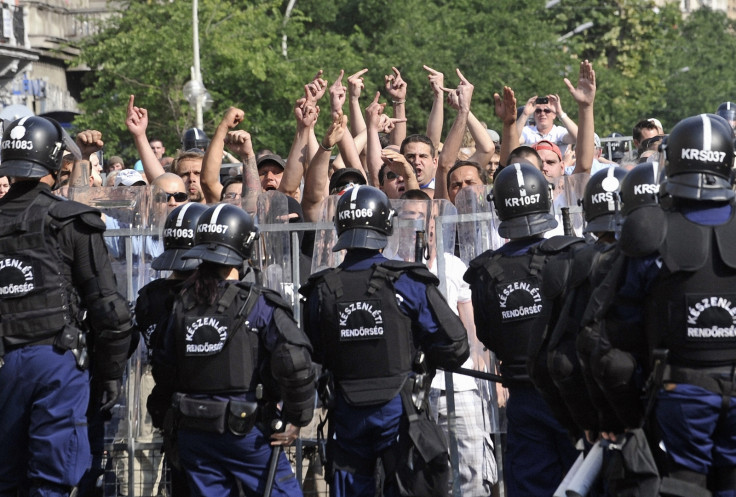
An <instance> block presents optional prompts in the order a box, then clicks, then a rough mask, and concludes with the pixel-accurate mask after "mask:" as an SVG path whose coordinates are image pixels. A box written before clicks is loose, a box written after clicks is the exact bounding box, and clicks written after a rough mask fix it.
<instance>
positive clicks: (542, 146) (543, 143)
mask: <svg viewBox="0 0 736 497" xmlns="http://www.w3.org/2000/svg"><path fill="white" fill-rule="evenodd" d="M532 148H533V149H534V150H551V151H553V152H554V153H556V154H557V157H558V158H559V159H560V160H562V152H560V147H558V146H557V145H555V144H554V143H552V142H551V141H548V140H540V141H538V142H537V143H535V144H534V145H532Z"/></svg>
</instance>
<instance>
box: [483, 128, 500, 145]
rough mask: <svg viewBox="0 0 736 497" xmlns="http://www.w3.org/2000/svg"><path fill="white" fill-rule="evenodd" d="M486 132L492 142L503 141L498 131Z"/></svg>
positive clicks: (490, 130)
mask: <svg viewBox="0 0 736 497" xmlns="http://www.w3.org/2000/svg"><path fill="white" fill-rule="evenodd" d="M486 132H488V136H490V137H491V141H492V142H494V143H498V142H500V141H501V137H500V136H499V135H498V132H497V131H494V130H492V129H487V130H486Z"/></svg>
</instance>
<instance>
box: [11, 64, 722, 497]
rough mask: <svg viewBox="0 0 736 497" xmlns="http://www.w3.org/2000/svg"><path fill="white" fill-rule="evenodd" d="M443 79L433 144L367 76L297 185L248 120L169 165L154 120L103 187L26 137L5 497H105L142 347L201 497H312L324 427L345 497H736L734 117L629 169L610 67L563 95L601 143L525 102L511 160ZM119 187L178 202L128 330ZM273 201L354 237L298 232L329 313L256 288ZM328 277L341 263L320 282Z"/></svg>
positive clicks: (333, 91) (507, 104)
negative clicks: (102, 444)
mask: <svg viewBox="0 0 736 497" xmlns="http://www.w3.org/2000/svg"><path fill="white" fill-rule="evenodd" d="M424 68H425V70H426V71H427V78H428V85H429V88H430V90H431V91H432V94H433V96H434V98H433V103H432V108H431V110H430V113H429V118H428V121H427V123H426V128H425V127H424V125H423V123H411V128H412V129H418V128H421V129H424V130H425V133H424V134H408V129H409V128H410V124H409V117H410V116H407V115H406V111H405V106H406V101H407V98H410V96H411V94H410V93H409V92H408V91H407V90H408V88H407V84H406V82H405V81H404V80H403V79H402V77H401V73H400V71H399V70H398V69H397V68H395V67H394V68H391V72H390V73H389V74H387V75H386V76H385V86H384V88H383V90H384V95H385V96H386V98H387V99H388V100H389V101H390V102H386V103H382V102H381V92H380V91H378V92H376V93H375V95H373V97H372V99H365V98H364V99H363V102H362V103H361V96H362V94H363V93H364V92H365V90H366V88H365V85H364V81H363V75H364V74H365V73H366V72H367V69H362V70H360V71H358V72H356V73H354V74H352V75H350V76H347V77H346V75H345V73H344V71H340V73H339V74H338V75H336V78H335V80H334V82H333V83H332V84H329V82H328V81H327V80H326V79H325V77H324V76H325V75H324V74H323V72H322V71H319V72H318V73H317V74H316V76H315V77H314V78H313V80H312V81H309V82H307V83H306V84H305V86H304V94H303V95H301V96H300V98H298V99H297V100H296V102H295V104H294V108H293V114H294V119H295V135H294V140H293V142H292V145H291V149H290V150H289V151H288V153H287V154H285V155H283V156H282V155H280V154H278V153H276V152H274V151H272V150H268V149H263V150H260V151H258V152H257V153H256V151H255V150H254V147H253V137H252V136H251V134H250V133H249V132H248V131H246V130H243V129H238V128H239V127H240V125H241V123H242V122H243V120H244V117H245V112H244V110H241V109H238V108H235V107H231V108H229V109H228V110H227V111H226V112H225V114H224V116H223V118H222V120H221V121H220V122H219V124H218V125H217V127H216V128H215V130H214V132H213V133H212V134H211V138H208V137H207V136H206V135H205V133H204V132H203V131H202V130H199V129H196V128H192V129H190V130H187V131H186V132H185V133H184V135H183V136H182V146H181V149H180V150H179V151H178V152H177V153H176V154H175V155H174V156H173V157H167V156H166V155H165V154H166V149H165V148H164V145H163V143H162V142H161V140H160V139H158V138H155V137H149V136H148V135H147V129H148V112H147V110H146V108H145V107H142V106H140V104H141V102H136V100H135V96H133V95H131V96H130V100H129V102H128V106H127V116H126V121H125V124H126V126H127V129H128V130H129V132H130V133H131V136H132V138H133V142H134V144H135V146H136V149H137V151H138V155H139V163H136V164H135V165H133V166H132V167H130V168H126V167H125V164H124V161H123V159H122V158H120V157H118V156H111V157H110V158H109V159H108V160H107V162H106V163H104V164H102V163H100V157H101V155H100V154H99V151H101V150H102V148H103V146H104V141H103V138H104V135H103V133H102V132H101V131H98V130H84V131H80V132H79V133H77V134H76V136H75V138H74V139H72V138H70V137H69V135H68V134H67V133H66V131H65V130H64V129H62V128H61V126H60V125H58V123H56V122H54V121H52V120H49V119H45V118H41V117H35V116H31V117H25V118H22V119H19V120H17V121H15V122H13V123H9V124H8V125H7V126H6V127H5V131H4V134H3V139H2V157H1V160H0V336H1V337H2V343H1V344H0V345H1V347H0V358H1V359H0V399H1V401H2V404H0V405H2V406H3V408H2V410H0V420H1V421H2V422H0V441H1V442H2V445H3V447H7V448H8V449H7V450H5V451H4V452H3V454H2V455H0V495H16V494H19V495H39V496H41V495H43V496H61V495H69V494H70V493H71V492H72V490H73V489H74V488H75V487H78V491H79V493H80V494H81V495H93V493H92V492H93V490H92V489H93V487H94V486H95V485H94V483H95V478H96V477H97V473H96V471H95V470H97V469H99V468H92V470H91V471H90V465H91V461H92V456H91V454H92V453H93V452H94V447H95V440H94V437H93V431H92V429H91V428H90V431H89V433H88V431H87V429H86V426H87V424H88V422H89V425H90V427H91V426H92V425H93V422H92V418H95V419H97V418H98V417H99V413H100V412H103V413H104V412H109V411H110V409H111V408H112V407H113V406H114V405H116V403H118V402H119V401H120V396H121V393H122V385H123V381H124V378H125V363H126V360H127V359H128V358H129V357H130V356H131V354H133V352H134V351H135V350H136V349H137V348H138V347H141V348H145V349H146V350H147V352H148V353H147V360H148V361H150V373H151V375H152V378H153V380H154V381H155V386H154V387H153V388H152V390H150V391H146V394H149V395H147V398H145V399H143V400H144V402H145V403H146V409H147V412H148V414H149V416H150V422H151V423H152V425H153V426H154V427H156V429H158V430H161V432H162V433H163V437H164V446H165V451H166V457H167V466H168V467H169V471H170V477H169V481H168V482H167V483H166V484H165V485H163V486H162V487H161V488H162V489H163V488H164V487H166V491H168V492H173V495H206V496H212V495H223V496H224V495H238V494H243V495H254V496H255V495H284V496H293V495H301V494H302V490H301V484H302V482H298V481H297V480H296V479H295V477H294V473H293V470H292V467H291V466H290V464H289V462H288V461H287V459H286V457H285V455H284V453H283V450H282V449H283V448H284V447H286V446H288V445H290V444H292V443H293V442H294V441H295V440H296V439H297V438H298V437H299V436H300V429H301V428H304V427H307V426H312V427H313V426H314V425H316V424H320V425H321V426H320V427H319V429H318V430H317V431H319V432H322V431H323V427H324V425H326V426H327V432H326V436H325V435H324V433H320V436H319V439H320V440H323V439H324V441H326V443H325V445H326V456H325V461H324V463H325V464H326V471H325V477H324V478H325V480H326V481H327V483H328V484H329V488H330V495H335V496H338V497H342V496H369V495H370V496H372V495H384V496H394V495H395V496H398V495H422V496H426V495H438V496H439V495H463V496H489V495H498V493H499V489H500V488H501V485H500V483H501V482H499V480H500V477H501V476H502V477H503V479H502V483H503V491H504V492H505V495H507V496H510V497H519V496H550V497H551V496H552V495H553V494H554V495H557V494H556V493H555V492H557V491H559V490H560V489H563V490H564V488H563V487H565V486H570V485H579V484H580V481H584V485H587V486H586V488H585V491H587V492H589V493H588V495H601V496H603V495H611V496H614V495H643V496H647V495H652V496H654V495H672V496H685V495H687V496H700V495H703V496H705V495H714V496H718V497H728V496H736V428H734V427H735V426H736V404H735V403H734V400H733V396H734V395H735V394H736V332H734V330H735V329H736V321H735V318H734V315H736V311H734V309H736V302H734V301H733V299H734V293H736V292H733V291H732V290H731V289H730V284H731V283H732V281H734V279H736V260H734V259H733V258H732V257H731V256H730V251H729V248H730V246H729V242H730V241H731V240H733V239H735V238H733V237H736V233H734V234H732V233H731V231H733V230H734V229H735V228H734V226H736V224H735V223H736V221H733V217H734V216H733V212H734V211H733V197H734V188H733V172H732V171H733V166H734V133H733V125H734V124H736V106H735V105H734V104H732V103H730V102H726V103H724V104H723V105H722V106H721V107H719V108H718V109H717V114H702V115H699V116H692V117H687V118H685V119H683V120H682V121H681V122H679V123H678V124H677V125H676V126H675V127H674V128H673V129H672V130H671V132H670V133H669V134H665V131H664V129H663V128H662V125H661V123H660V122H659V121H658V120H657V119H656V118H654V117H651V118H645V119H641V120H639V121H638V122H636V123H635V124H634V125H633V126H632V133H631V135H632V139H633V147H632V148H630V149H628V147H627V146H626V145H627V143H628V142H626V141H622V142H620V143H619V142H617V141H616V139H615V137H612V138H609V139H608V140H607V141H606V144H607V146H604V142H603V141H602V140H601V139H600V138H599V136H598V135H597V134H596V133H595V118H594V107H595V95H596V78H595V71H594V70H593V67H592V65H591V64H590V63H589V62H588V61H583V62H581V64H580V72H579V77H578V80H577V81H576V82H575V84H573V82H571V81H570V80H568V79H564V84H565V86H566V88H567V90H568V92H569V94H570V97H571V98H572V99H573V100H574V102H575V103H576V105H577V120H574V119H573V117H571V116H569V115H568V114H567V113H566V112H565V111H564V110H563V108H562V104H561V99H560V97H559V95H558V94H555V93H550V94H548V95H545V96H539V95H534V96H531V97H529V98H528V99H526V101H525V102H524V103H523V105H521V106H517V100H516V97H515V94H514V91H513V90H512V89H511V88H510V87H504V88H503V90H502V91H501V92H500V93H497V94H495V95H494V100H495V113H496V116H497V117H498V119H499V120H500V121H501V123H502V130H501V133H500V134H499V133H498V132H496V131H494V130H490V129H488V127H487V126H486V125H485V124H484V123H483V122H482V121H481V119H479V116H476V115H475V114H474V113H473V112H472V111H471V104H472V97H473V90H474V87H473V84H472V83H471V82H470V81H468V80H467V79H466V78H465V77H464V75H463V74H462V72H461V71H460V70H457V72H456V77H457V80H458V84H457V86H456V87H455V88H451V87H446V86H445V76H444V75H443V74H442V73H441V72H439V71H436V70H434V69H432V68H431V67H429V66H424ZM343 80H345V82H343ZM325 98H326V99H327V101H328V102H329V106H330V107H329V109H330V112H329V115H328V118H327V119H328V120H329V126H328V128H327V130H326V132H325V133H324V136H322V137H318V136H317V135H316V132H315V127H316V126H315V125H316V123H317V122H318V119H319V117H320V114H321V110H320V105H319V104H320V102H322V101H323V99H325ZM368 100H370V101H369V102H368V105H367V106H366V107H365V108H363V106H364V105H365V103H366V102H367V101H368ZM389 103H390V105H391V108H392V112H390V113H389V112H387V110H386V107H387V106H388V105H389ZM137 104H138V105H137ZM346 104H347V110H346V109H345V106H346ZM446 107H449V108H450V109H452V112H453V113H454V120H453V122H452V125H451V127H450V129H449V130H446V131H445V130H443V122H444V113H445V110H446ZM556 122H557V123H558V124H555V123H556ZM108 187H111V188H114V189H116V190H117V189H121V190H125V191H128V189H131V190H129V191H147V192H150V194H151V198H153V199H155V202H158V203H159V205H160V206H161V207H162V209H163V210H164V211H165V212H166V214H165V221H164V222H162V223H161V224H162V226H161V227H160V228H161V234H160V237H155V236H154V237H150V236H147V237H146V240H144V241H140V242H134V243H133V244H132V245H131V246H132V247H133V250H134V251H138V252H141V253H143V252H145V253H146V254H147V256H150V259H152V261H151V262H150V269H151V274H155V275H156V277H154V278H152V279H150V281H149V280H146V281H145V282H144V283H145V285H141V286H140V288H139V287H138V286H135V288H134V292H135V294H134V295H129V296H128V297H129V300H130V302H126V299H125V297H123V296H122V295H121V293H120V288H121V286H120V285H119V281H118V282H116V277H117V280H120V279H121V278H125V277H126V275H124V274H115V272H114V267H115V266H114V265H112V264H111V258H113V259H117V258H120V257H121V254H123V253H124V252H125V244H120V243H118V240H117V239H116V238H115V237H103V233H104V231H105V229H112V230H119V229H121V228H123V227H126V226H127V224H126V221H124V220H121V219H118V218H116V217H115V215H114V212H105V213H104V215H102V216H101V215H100V212H99V211H98V210H97V209H95V208H93V207H91V206H89V205H85V204H84V203H81V202H75V201H72V200H64V199H63V197H72V198H77V199H83V198H85V197H84V195H82V196H78V195H76V192H79V191H90V190H95V189H100V188H108ZM136 189H137V190H136ZM269 192H278V193H269ZM73 193H74V194H75V195H72V194H73ZM264 194H265V195H272V197H271V198H274V197H273V195H281V196H282V197H283V198H284V199H285V201H284V205H285V206H286V207H285V208H286V209H287V210H288V213H285V215H284V217H283V220H287V221H288V223H300V222H307V223H319V222H323V221H325V220H330V221H334V226H335V232H336V234H335V236H334V242H332V243H330V242H329V241H330V240H333V238H330V237H327V238H324V237H323V238H320V235H319V234H315V233H314V232H311V233H310V232H309V231H307V232H305V233H301V232H300V237H299V240H300V243H301V246H300V247H298V252H299V253H300V256H301V258H300V260H299V262H297V261H292V262H293V263H294V264H299V269H300V270H301V271H302V274H303V276H304V277H303V279H302V283H304V284H303V285H302V286H301V288H299V289H298V291H299V294H301V300H300V299H299V298H297V296H296V295H294V293H293V292H292V293H291V294H288V293H287V292H285V289H284V286H283V285H281V286H280V287H278V286H274V285H272V287H271V288H267V285H268V281H267V280H266V279H263V280H261V279H259V278H258V277H257V276H254V274H253V272H252V271H248V270H247V268H248V267H249V266H250V265H252V264H253V262H254V258H255V257H265V255H264V254H262V253H259V254H256V251H255V250H254V247H255V245H256V244H257V243H256V241H257V240H259V237H260V236H261V233H260V232H259V227H258V226H257V222H256V220H257V219H259V209H261V208H262V207H261V206H262V205H263V203H262V202H260V201H259V199H260V198H262V196H263V195H264ZM469 200H471V201H472V202H470V204H472V205H473V206H474V207H472V208H471V210H470V211H468V210H467V206H468V205H469V203H468V201H469ZM581 205H582V213H581V214H580V215H579V218H578V217H576V214H575V213H576V212H579V211H580V206H581ZM479 206H480V207H479ZM449 208H451V209H452V212H455V213H476V214H480V213H481V212H487V213H490V214H491V215H490V216H486V217H483V216H482V215H480V216H476V217H474V218H473V221H474V222H475V221H476V220H480V221H481V222H482V223H486V224H487V225H488V226H490V227H491V228H492V229H491V230H488V229H481V228H479V227H478V225H476V224H474V225H473V228H471V229H470V232H469V233H470V234H469V235H468V234H467V230H466V237H465V238H463V237H461V236H456V235H459V233H460V227H459V222H458V225H457V226H455V225H454V224H450V229H449V232H450V234H449V235H448V230H447V229H446V226H443V228H442V230H440V229H439V228H438V227H437V226H438V225H437V224H435V220H436V218H437V217H438V216H441V215H442V214H443V212H445V211H447V210H448V209H449ZM474 209H475V210H474ZM448 212H449V211H448ZM571 212H572V213H573V215H572V216H571V215H570V213H571ZM407 226H410V229H409V230H408V232H409V236H408V237H401V236H403V235H402V233H403V234H406V232H407V230H406V227H407ZM402 227H403V229H402ZM415 228H416V229H415ZM420 228H421V229H420ZM456 228H457V229H456ZM294 229H298V227H297V226H294ZM425 231H426V240H425V242H424V244H422V240H423V238H422V237H423V236H424V234H425ZM419 233H421V236H420V234H419ZM392 237H394V238H392ZM396 237H399V240H398V242H397V243H395V244H394V245H398V248H396V249H394V248H392V247H393V246H394V245H392V242H391V240H392V239H396ZM325 240H327V242H326V241H325ZM480 241H483V242H484V243H479V242H480ZM439 242H442V247H444V250H443V251H439V249H438V247H439ZM466 242H467V243H466ZM136 243H137V244H136ZM469 245H474V246H475V245H477V246H482V247H483V248H482V249H478V250H475V251H473V250H470V252H468V246H469ZM415 247H417V249H416V250H414V248H415ZM325 249H327V250H329V251H332V252H336V253H341V254H342V256H341V257H340V258H338V259H336V261H341V262H339V263H338V262H335V263H334V264H327V266H328V267H324V265H323V266H322V267H320V269H321V270H319V271H315V272H314V273H313V274H311V273H312V268H311V264H310V262H309V261H311V260H312V259H313V257H314V255H315V251H324V250H325ZM486 249H487V250H486ZM468 253H470V256H468V255H467V254H468ZM463 254H465V255H463ZM331 260H333V261H335V259H331ZM154 271H155V272H156V273H154ZM157 278H158V279H157ZM261 283H263V284H261ZM440 289H443V291H441V290H440ZM133 300H136V301H135V305H134V307H135V309H134V311H133V310H132V307H133V306H132V304H133ZM296 307H299V310H300V312H299V313H298V314H297V315H298V316H300V317H301V318H300V319H299V322H297V320H296V319H295V317H294V314H295V313H294V311H295V308H296ZM489 352H490V353H492V355H491V354H489ZM356 358H360V360H358V361H356ZM444 372H447V373H448V374H445V373H444ZM453 372H454V374H449V373H453ZM130 378H132V377H128V379H129V381H130ZM491 384H493V386H491V387H489V385H491ZM315 408H318V409H320V410H326V413H327V414H326V417H325V419H324V420H321V419H320V417H319V416H317V415H315ZM494 409H495V411H494ZM499 409H500V410H502V411H504V412H505V419H506V432H507V436H506V438H505V439H503V447H502V453H503V456H504V457H503V465H502V467H499V466H501V465H497V463H496V459H495V457H494V453H495V447H494V442H493V439H492V434H493V430H494V428H492V426H494V423H495V424H497V423H498V419H495V420H494V416H497V412H498V410H499ZM87 420H89V421H87ZM320 421H321V423H320ZM448 440H449V441H450V442H451V443H449V444H448ZM500 440H501V439H500V438H498V439H497V440H496V441H497V442H498V441H500ZM90 443H91V444H92V446H90ZM451 455H452V457H450V456H451ZM596 458H600V462H599V463H597V466H596V464H595V463H594V464H592V465H591V464H589V465H583V467H585V468H588V467H591V466H593V467H597V468H599V469H600V468H601V467H603V470H600V471H594V472H592V473H590V474H583V473H581V472H579V471H578V468H579V467H581V465H580V463H579V459H584V460H587V461H589V462H590V461H593V460H597V459H596ZM591 482H592V483H591ZM569 488H572V487H571V486H570V487H569ZM131 491H132V490H131ZM161 491H163V490H161ZM637 492H638V493H637Z"/></svg>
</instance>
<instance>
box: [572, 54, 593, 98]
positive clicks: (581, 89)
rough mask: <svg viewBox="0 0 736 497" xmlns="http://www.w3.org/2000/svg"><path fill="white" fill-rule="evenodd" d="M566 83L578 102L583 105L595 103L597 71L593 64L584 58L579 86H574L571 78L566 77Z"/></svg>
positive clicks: (581, 64)
mask: <svg viewBox="0 0 736 497" xmlns="http://www.w3.org/2000/svg"><path fill="white" fill-rule="evenodd" d="M565 85H566V86H567V89H568V90H569V91H570V95H572V98H574V99H575V101H576V102H577V103H578V104H581V105H593V102H594V101H595V90H596V84H595V71H594V70H593V64H591V63H590V62H588V61H587V60H584V61H582V62H581V63H580V74H579V76H578V86H577V88H575V87H573V86H572V83H570V80H569V79H567V78H565Z"/></svg>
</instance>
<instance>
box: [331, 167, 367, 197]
mask: <svg viewBox="0 0 736 497" xmlns="http://www.w3.org/2000/svg"><path fill="white" fill-rule="evenodd" d="M350 183H354V184H356V185H365V184H367V183H366V181H365V176H363V173H361V172H360V171H359V170H357V169H355V168H354V167H343V168H341V169H338V170H337V171H335V172H334V173H332V176H331V177H330V189H329V192H330V195H332V194H333V193H337V190H338V189H341V187H343V186H346V185H348V184H350Z"/></svg>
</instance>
